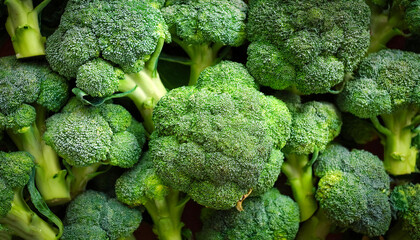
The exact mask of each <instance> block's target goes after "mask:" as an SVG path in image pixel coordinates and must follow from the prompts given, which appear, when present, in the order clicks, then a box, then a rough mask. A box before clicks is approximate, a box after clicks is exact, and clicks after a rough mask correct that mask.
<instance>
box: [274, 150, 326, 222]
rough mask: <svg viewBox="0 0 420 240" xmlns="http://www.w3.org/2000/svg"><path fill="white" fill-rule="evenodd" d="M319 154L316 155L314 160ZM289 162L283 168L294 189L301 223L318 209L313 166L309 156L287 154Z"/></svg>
mask: <svg viewBox="0 0 420 240" xmlns="http://www.w3.org/2000/svg"><path fill="white" fill-rule="evenodd" d="M317 155H318V154H314V158H316V157H317ZM286 159H287V161H285V162H284V163H283V165H282V167H281V170H282V172H283V173H284V174H285V175H286V176H287V180H288V182H289V184H290V186H291V188H292V191H293V197H294V199H295V201H296V202H297V203H298V205H299V210H300V218H301V221H305V220H307V219H308V218H310V217H311V216H312V214H313V213H314V212H315V211H316V209H317V208H318V204H317V202H316V200H315V186H314V184H313V178H312V166H311V164H310V162H309V156H308V155H299V154H295V153H292V154H287V155H286Z"/></svg>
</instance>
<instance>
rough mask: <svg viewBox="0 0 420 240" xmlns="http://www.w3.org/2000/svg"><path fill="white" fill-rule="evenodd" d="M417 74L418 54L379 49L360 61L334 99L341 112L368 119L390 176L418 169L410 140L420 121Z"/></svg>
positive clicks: (419, 94)
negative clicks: (351, 79) (351, 78)
mask: <svg viewBox="0 0 420 240" xmlns="http://www.w3.org/2000/svg"><path fill="white" fill-rule="evenodd" d="M419 76H420V55H419V54H415V53H411V52H403V51H399V50H382V51H380V52H377V53H372V54H370V55H369V56H368V57H367V58H365V59H364V60H363V61H362V62H361V63H360V66H359V69H358V76H357V78H356V79H354V80H353V81H350V82H348V83H347V84H346V87H345V89H344V90H343V92H342V93H341V94H340V95H339V96H338V99H337V102H338V106H339V107H340V109H341V110H342V111H345V112H350V113H352V114H354V115H356V116H357V117H360V118H370V119H371V121H372V123H373V125H374V127H375V128H376V130H377V131H378V132H379V134H380V136H381V138H383V141H382V143H383V145H384V147H385V152H384V155H385V156H384V165H385V169H386V170H387V171H388V172H389V173H390V174H392V175H403V174H409V173H411V172H415V171H417V170H416V156H417V152H418V149H417V148H416V147H415V146H412V144H411V141H412V138H413V137H415V136H416V135H417V134H418V133H416V132H415V131H413V129H415V128H416V127H417V126H418V124H419V122H420V121H419V120H420V116H419V106H420V97H419V96H420V91H419V86H420V82H419V81H420V79H419ZM378 117H379V118H378Z"/></svg>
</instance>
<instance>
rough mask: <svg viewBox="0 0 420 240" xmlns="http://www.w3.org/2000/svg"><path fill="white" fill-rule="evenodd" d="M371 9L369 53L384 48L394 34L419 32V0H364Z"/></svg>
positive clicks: (404, 34) (403, 34)
mask: <svg viewBox="0 0 420 240" xmlns="http://www.w3.org/2000/svg"><path fill="white" fill-rule="evenodd" d="M366 2H367V3H368V4H369V6H370V9H371V12H372V13H371V22H370V29H371V40H370V41H371V43H370V46H369V50H368V52H369V53H374V52H378V51H379V50H381V49H384V48H386V44H387V43H388V42H389V41H390V40H391V39H392V38H393V37H395V36H400V35H402V36H406V37H407V36H410V35H409V34H406V33H405V32H407V31H410V32H411V34H417V35H418V34H420V21H419V19H420V1H419V0H392V1H385V0H366Z"/></svg>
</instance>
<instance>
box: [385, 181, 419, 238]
mask: <svg viewBox="0 0 420 240" xmlns="http://www.w3.org/2000/svg"><path fill="white" fill-rule="evenodd" d="M390 200H391V204H392V209H393V212H394V213H396V215H397V219H398V221H399V222H401V223H402V230H403V231H405V232H407V233H408V235H409V236H410V237H411V239H420V184H405V185H400V186H397V187H395V188H394V189H393V191H392V193H391V196H390Z"/></svg>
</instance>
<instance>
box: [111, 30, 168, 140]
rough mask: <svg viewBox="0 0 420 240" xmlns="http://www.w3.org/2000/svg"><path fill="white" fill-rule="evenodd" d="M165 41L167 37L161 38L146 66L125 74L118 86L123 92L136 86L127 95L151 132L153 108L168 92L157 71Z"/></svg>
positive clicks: (152, 128) (152, 127)
mask: <svg viewBox="0 0 420 240" xmlns="http://www.w3.org/2000/svg"><path fill="white" fill-rule="evenodd" d="M164 43H165V39H164V38H160V39H159V41H158V44H157V46H156V50H155V52H154V53H153V54H152V55H151V57H150V59H149V61H147V63H146V64H145V66H144V68H143V69H142V70H141V71H140V72H137V73H130V74H125V75H124V80H121V81H120V82H119V86H118V90H119V91H121V92H127V91H130V90H132V89H134V88H135V89H134V91H133V92H131V93H130V94H128V95H127V97H129V98H130V99H131V100H132V101H133V102H134V104H135V105H136V107H137V109H138V110H139V111H140V113H141V115H142V117H143V120H144V122H143V125H144V127H145V128H146V130H147V131H148V132H149V133H151V132H153V130H154V126H153V121H152V112H153V108H154V107H155V106H156V103H157V102H158V101H159V99H160V98H161V97H162V96H163V95H165V94H166V88H165V86H163V84H162V81H161V80H160V77H159V73H158V72H157V62H158V60H159V55H160V52H161V51H162V48H163V45H164Z"/></svg>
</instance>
